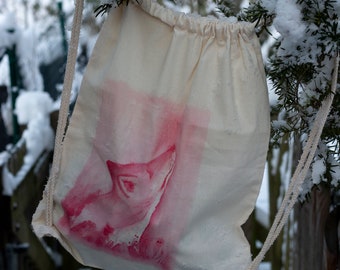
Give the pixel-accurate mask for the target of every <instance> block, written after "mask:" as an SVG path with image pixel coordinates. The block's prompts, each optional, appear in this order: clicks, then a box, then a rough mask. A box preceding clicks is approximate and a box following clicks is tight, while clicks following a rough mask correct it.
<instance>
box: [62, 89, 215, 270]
mask: <svg viewBox="0 0 340 270" xmlns="http://www.w3.org/2000/svg"><path fill="white" fill-rule="evenodd" d="M102 93H103V96H102V105H101V111H100V116H99V120H98V124H97V128H96V135H95V138H94V140H93V149H92V152H91V154H90V156H89V158H88V160H87V162H86V164H85V166H84V168H83V170H82V171H81V172H80V174H79V176H78V177H77V179H76V182H75V185H74V187H73V188H72V189H71V190H70V191H69V193H68V194H67V195H66V196H65V198H64V200H63V201H62V207H63V209H64V216H63V217H62V218H61V219H60V221H59V224H58V226H59V229H60V230H63V231H64V232H66V233H68V234H69V235H70V236H73V237H75V238H76V239H79V241H81V242H82V243H83V244H86V245H89V246H92V247H94V248H96V249H100V250H103V251H105V252H109V253H111V254H113V255H115V256H119V257H122V258H126V259H129V260H130V259H134V260H137V261H141V262H145V263H149V264H153V265H155V266H158V267H160V268H161V269H164V270H169V269H171V262H172V254H173V252H174V251H175V248H176V244H177V243H178V241H179V238H180V235H181V232H182V231H183V229H184V227H185V225H186V221H187V214H188V211H189V209H190V203H191V201H192V196H193V194H194V190H195V185H196V178H197V175H198V171H199V166H200V162H201V156H202V152H203V148H204V142H205V138H206V133H207V125H208V120H209V114H208V113H207V112H205V111H202V110H198V109H193V108H190V109H188V108H187V107H183V106H179V105H175V104H173V103H171V102H169V101H165V100H164V99H161V98H156V97H150V96H149V95H147V94H143V93H140V92H136V91H134V90H132V89H131V88H129V87H128V86H127V85H126V84H124V83H119V82H108V83H107V84H106V85H105V87H104V88H103V92H102ZM112 138H113V139H112Z"/></svg>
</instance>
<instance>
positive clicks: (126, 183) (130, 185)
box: [122, 180, 136, 192]
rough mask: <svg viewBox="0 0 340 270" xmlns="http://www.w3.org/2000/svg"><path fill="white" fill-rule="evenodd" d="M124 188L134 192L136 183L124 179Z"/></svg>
mask: <svg viewBox="0 0 340 270" xmlns="http://www.w3.org/2000/svg"><path fill="white" fill-rule="evenodd" d="M122 182H123V185H124V188H125V190H126V191H127V192H134V191H135V186H136V184H135V183H134V182H132V181H130V180H123V181H122Z"/></svg>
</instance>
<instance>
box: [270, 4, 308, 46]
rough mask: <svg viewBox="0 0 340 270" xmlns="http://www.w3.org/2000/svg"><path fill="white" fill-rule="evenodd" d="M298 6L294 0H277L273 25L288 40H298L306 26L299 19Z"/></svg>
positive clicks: (303, 33)
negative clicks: (287, 37)
mask: <svg viewBox="0 0 340 270" xmlns="http://www.w3.org/2000/svg"><path fill="white" fill-rule="evenodd" d="M301 17H302V15H301V11H300V6H299V5H297V4H296V1H295V0H278V1H277V4H276V17H275V19H274V22H273V24H274V26H275V28H276V30H277V31H278V32H279V33H281V35H283V36H289V37H290V39H289V42H292V43H294V41H296V40H299V39H300V38H301V37H303V36H304V35H305V30H306V26H305V25H304V23H303V22H302V20H301Z"/></svg>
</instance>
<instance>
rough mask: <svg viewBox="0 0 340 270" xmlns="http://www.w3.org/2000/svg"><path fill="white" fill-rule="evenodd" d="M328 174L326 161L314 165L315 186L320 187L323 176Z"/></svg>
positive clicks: (313, 177) (319, 160) (313, 179)
mask: <svg viewBox="0 0 340 270" xmlns="http://www.w3.org/2000/svg"><path fill="white" fill-rule="evenodd" d="M325 172H326V166H325V164H324V160H322V159H318V160H316V161H315V162H314V163H313V164H312V181H313V184H315V185H318V184H320V182H321V180H322V175H323V174H324V173H325Z"/></svg>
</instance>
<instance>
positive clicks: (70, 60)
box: [46, 0, 84, 226]
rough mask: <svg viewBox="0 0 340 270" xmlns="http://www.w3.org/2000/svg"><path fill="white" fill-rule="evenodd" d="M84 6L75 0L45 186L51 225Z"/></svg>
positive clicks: (82, 0) (47, 218)
mask: <svg viewBox="0 0 340 270" xmlns="http://www.w3.org/2000/svg"><path fill="white" fill-rule="evenodd" d="M83 7H84V0H75V14H74V17H73V24H72V32H71V40H70V45H69V50H68V54H67V63H66V70H65V77H64V86H63V92H62V95H61V105H60V111H59V117H58V125H57V131H56V138H55V143H54V154H53V164H52V169H51V176H50V179H49V182H48V186H47V188H46V192H47V194H46V195H47V211H46V223H47V225H48V226H52V209H53V190H54V186H55V179H56V177H57V174H58V172H59V169H60V161H61V152H62V142H63V138H64V133H65V130H66V125H67V117H68V112H69V103H70V97H71V91H72V84H73V78H74V72H75V66H76V61H77V54H78V45H79V36H80V27H81V21H82V13H83Z"/></svg>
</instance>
